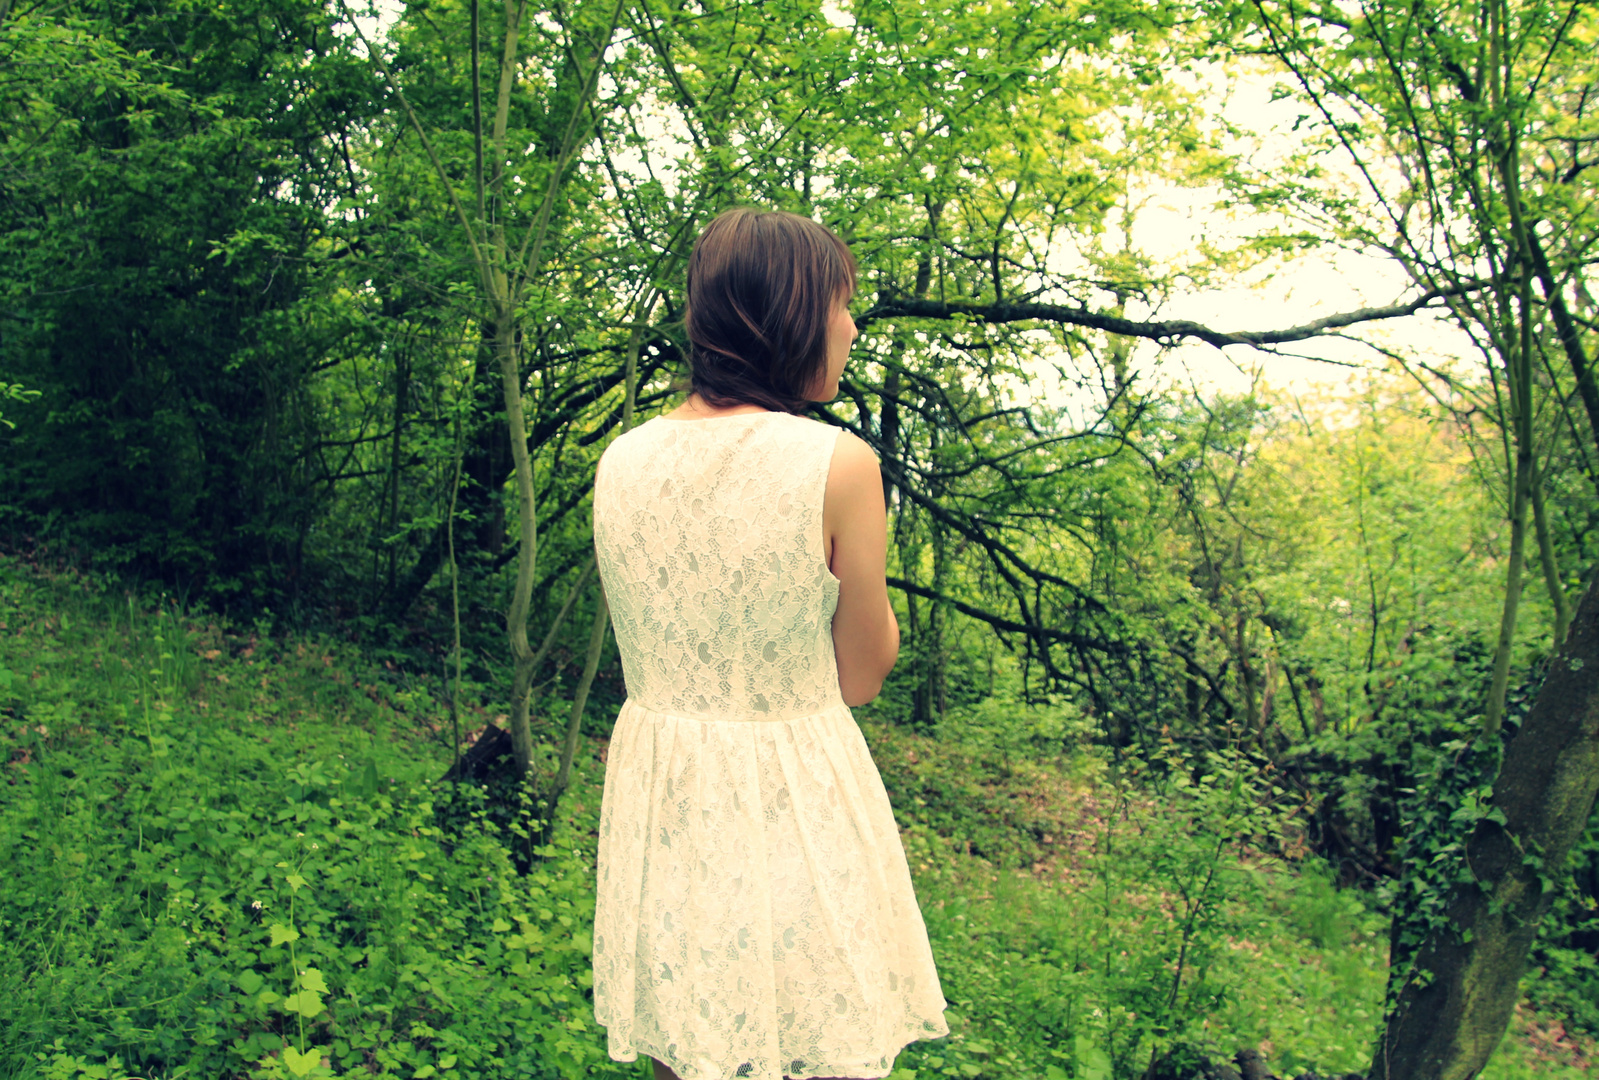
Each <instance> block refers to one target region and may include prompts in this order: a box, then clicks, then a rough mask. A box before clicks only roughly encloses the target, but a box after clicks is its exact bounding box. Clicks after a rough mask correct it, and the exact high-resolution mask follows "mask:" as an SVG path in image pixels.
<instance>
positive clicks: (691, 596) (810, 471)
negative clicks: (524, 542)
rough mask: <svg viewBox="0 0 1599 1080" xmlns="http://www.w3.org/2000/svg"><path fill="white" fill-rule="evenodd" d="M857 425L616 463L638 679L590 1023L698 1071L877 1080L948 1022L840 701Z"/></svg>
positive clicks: (609, 847) (776, 421)
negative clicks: (833, 501) (843, 543)
mask: <svg viewBox="0 0 1599 1080" xmlns="http://www.w3.org/2000/svg"><path fill="white" fill-rule="evenodd" d="M837 437H838V432H837V430H836V429H833V428H830V427H828V426H826V425H824V424H820V423H817V422H816V421H813V420H809V419H806V418H803V417H796V416H790V415H788V414H785V413H750V414H739V415H733V416H723V417H715V418H712V419H708V420H701V421H674V420H667V419H658V420H654V421H651V422H649V423H647V424H644V425H642V426H641V427H639V428H636V429H635V430H633V431H631V432H628V433H627V434H625V435H623V436H621V437H619V438H618V439H617V440H616V441H615V442H614V443H613V444H612V445H611V447H610V448H609V449H608V450H607V451H606V453H605V455H604V457H603V458H602V460H601V464H600V470H599V475H598V477H597V478H596V482H595V492H594V542H595V549H596V552H597V554H598V559H599V569H600V575H601V580H602V581H603V583H604V587H605V593H606V598H607V600H608V602H609V604H610V608H611V618H612V625H613V627H614V629H615V631H616V639H617V644H618V647H619V650H620V652H621V656H622V666H623V671H624V674H625V676H626V679H627V688H628V700H627V702H626V703H625V704H624V705H623V707H622V710H621V713H620V715H619V716H618V718H617V722H616V727H615V730H614V732H613V734H612V737H611V743H610V748H609V751H608V757H607V765H606V776H605V795H604V804H603V806H602V808H601V814H600V838H599V845H600V848H599V881H598V883H597V884H598V890H597V899H596V911H595V923H594V1012H595V1017H596V1019H598V1021H599V1022H600V1023H601V1024H603V1025H605V1027H606V1028H607V1029H608V1036H609V1040H610V1053H611V1057H613V1058H615V1059H617V1060H620V1061H632V1060H634V1059H635V1058H636V1057H637V1055H638V1054H639V1053H641V1052H642V1053H647V1054H650V1055H651V1056H653V1057H656V1058H658V1059H659V1060H661V1061H662V1062H664V1063H666V1064H667V1065H669V1066H671V1067H672V1069H673V1070H674V1071H675V1072H676V1073H677V1074H678V1075H679V1076H680V1077H682V1078H683V1080H732V1078H734V1077H751V1078H758V1080H779V1078H780V1077H783V1076H789V1077H795V1078H799V1077H824V1076H825V1077H881V1076H886V1075H887V1074H888V1073H889V1072H890V1071H891V1069H892V1067H893V1061H894V1057H895V1055H896V1054H897V1053H898V1052H899V1050H900V1049H901V1048H902V1047H903V1046H904V1045H905V1044H906V1043H908V1042H911V1041H913V1040H915V1039H927V1038H937V1037H939V1036H941V1035H944V1034H947V1033H948V1031H949V1029H948V1027H947V1025H946V1024H945V1022H944V1019H943V1009H944V999H943V996H942V994H941V992H940V988H939V984H938V975H937V972H936V970H935V969H934V966H933V957H932V951H931V949H930V948H929V946H928V941H927V932H926V929H925V926H924V924H923V922H922V917H921V912H920V910H919V909H918V908H917V906H916V898H915V895H914V893H913V891H912V886H911V880H910V873H909V870H908V868H907V867H906V864H905V854H904V850H903V848H902V847H901V845H900V840H899V831H898V829H897V827H896V825H895V823H894V817H893V812H892V810H891V809H890V807H889V803H888V796H887V794H886V793H885V792H884V790H883V783H882V780H881V778H880V777H879V775H878V772H877V767H876V766H875V765H874V764H873V762H872V759H871V755H870V753H869V751H868V749H867V747H866V743H865V740H864V739H862V738H861V733H860V729H859V727H857V726H856V724H855V720H854V717H853V716H852V715H851V714H850V711H849V709H848V707H847V706H846V705H845V704H844V702H843V699H842V697H841V696H840V694H839V688H838V669H837V663H836V660H835V657H834V653H833V642H832V630H831V624H832V616H833V612H834V610H835V609H836V607H837V604H838V581H837V579H836V578H834V577H833V575H832V574H831V573H830V572H829V571H828V569H827V565H826V560H825V557H824V553H823V540H822V526H821V512H822V496H823V492H824V490H825V488H826V483H827V472H828V468H829V465H830V463H831V460H832V451H833V447H834V444H835V442H836V440H837Z"/></svg>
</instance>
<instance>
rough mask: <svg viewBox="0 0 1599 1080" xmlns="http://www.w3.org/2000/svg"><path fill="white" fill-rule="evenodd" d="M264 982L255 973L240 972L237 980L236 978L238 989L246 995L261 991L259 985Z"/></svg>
mask: <svg viewBox="0 0 1599 1080" xmlns="http://www.w3.org/2000/svg"><path fill="white" fill-rule="evenodd" d="M264 981H265V980H264V979H262V978H261V976H260V975H258V974H257V973H256V972H253V971H241V972H239V978H238V983H239V989H240V990H243V991H244V992H245V993H246V994H254V993H255V992H256V991H257V990H259V989H261V984H262V982H264Z"/></svg>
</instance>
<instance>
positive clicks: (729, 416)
mask: <svg viewBox="0 0 1599 1080" xmlns="http://www.w3.org/2000/svg"><path fill="white" fill-rule="evenodd" d="M776 415H777V410H776V409H762V410H761V411H760V412H747V413H723V414H722V415H721V416H692V417H690V416H667V415H666V414H664V413H662V414H661V415H660V416H657V417H656V418H655V419H657V420H667V421H670V422H671V423H674V424H703V423H705V422H706V421H708V420H737V419H740V418H743V417H750V416H776Z"/></svg>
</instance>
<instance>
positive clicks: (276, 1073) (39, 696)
mask: <svg viewBox="0 0 1599 1080" xmlns="http://www.w3.org/2000/svg"><path fill="white" fill-rule="evenodd" d="M0 623H3V624H4V626H5V634H4V637H3V638H0V670H4V671H5V672H6V674H7V678H6V680H5V684H4V687H5V689H4V691H3V692H0V713H3V715H4V717H5V729H4V739H5V746H6V749H7V751H8V758H9V761H10V764H9V766H8V767H7V769H6V778H5V781H6V782H5V786H4V787H3V788H0V866H3V867H4V873H5V876H6V879H7V882H8V886H7V889H6V890H5V893H4V896H3V897H0V926H3V927H4V932H5V936H6V940H7V948H6V950H5V953H4V957H3V959H0V985H3V987H4V989H3V992H0V1033H3V1034H0V1075H4V1076H7V1077H12V1076H39V1075H42V1076H47V1077H52V1078H54V1077H59V1078H61V1080H72V1078H76V1077H80V1076H81V1077H93V1076H102V1077H104V1076H108V1075H115V1076H117V1077H123V1076H126V1075H138V1076H163V1077H164V1076H175V1075H182V1074H185V1073H187V1074H191V1075H202V1076H224V1075H226V1076H253V1077H262V1078H267V1077H277V1078H284V1077H303V1076H329V1075H345V1074H352V1073H359V1074H360V1075H379V1076H404V1077H413V1076H418V1075H420V1076H431V1075H435V1074H438V1075H443V1074H446V1073H449V1074H453V1075H457V1076H463V1077H464V1076H503V1075H505V1074H506V1073H508V1072H515V1073H517V1074H518V1075H529V1076H552V1077H553V1076H570V1077H576V1076H583V1075H588V1073H589V1070H590V1069H591V1067H592V1066H594V1065H596V1064H597V1063H601V1062H603V1060H604V1055H603V1047H602V1045H601V1044H600V1043H599V1042H598V1041H596V1038H595V1029H594V1027H593V1023H592V1014H591V1013H590V1012H589V1009H588V1006H587V1004H586V1001H585V998H584V988H585V986H586V984H587V981H588V979H589V978H590V975H589V968H588V945H587V939H586V936H585V935H586V933H587V930H586V927H587V924H588V922H589V920H590V919H591V918H592V905H593V885H592V857H593V847H592V839H591V837H589V836H588V835H587V832H588V831H590V830H591V829H592V818H593V814H594V812H595V810H596V809H597V791H594V790H584V791H581V792H579V793H578V797H577V800H576V802H575V803H574V804H573V805H574V806H575V807H576V808H578V809H577V812H578V813H579V815H580V817H579V819H578V820H577V821H569V822H567V823H566V824H565V826H564V827H563V828H562V829H561V830H559V831H558V832H557V834H556V835H555V837H554V839H553V841H552V842H551V843H550V844H549V845H547V846H545V847H543V848H541V849H540V855H541V857H542V858H541V861H540V863H539V865H538V866H537V867H536V869H535V870H534V871H533V872H531V873H529V874H527V875H525V876H524V875H519V874H518V873H517V872H516V871H515V869H514V867H513V863H512V859H511V857H510V853H509V852H508V851H507V849H506V847H505V845H504V843H503V842H502V839H501V837H500V836H499V835H498V832H497V830H491V829H485V828H484V827H483V826H482V825H481V824H478V823H476V822H474V821H473V820H471V818H470V817H469V816H468V815H457V820H458V822H459V824H458V825H457V827H456V828H454V829H452V830H451V831H448V832H446V831H442V830H441V829H440V828H439V827H438V825H437V824H436V823H435V813H434V805H435V802H436V800H437V799H438V798H439V797H440V793H439V792H438V791H437V790H436V786H435V782H433V781H431V780H430V777H434V776H437V775H438V774H439V773H440V772H442V770H443V765H444V764H447V759H444V758H443V757H442V756H441V755H440V753H439V752H438V750H437V749H434V748H432V746H431V743H432V730H431V728H432V726H434V725H437V724H438V722H439V719H440V717H441V716H442V715H443V713H442V710H441V709H440V708H439V707H438V705H437V704H435V703H434V701H433V698H432V695H431V694H430V693H428V692H426V691H424V690H422V689H420V688H417V687H415V686H413V685H407V681H406V680H397V679H395V677H394V675H393V674H392V673H391V672H389V671H388V670H386V669H383V668H373V667H371V666H369V664H368V663H366V662H364V661H362V660H361V659H360V658H359V657H357V656H355V655H354V654H352V653H350V652H349V651H348V650H345V649H341V648H339V647H337V646H333V645H330V644H329V643H327V642H322V641H318V640H316V639H301V640H299V641H297V642H293V643H290V642H279V641H277V640H274V639H272V638H269V637H261V636H258V635H253V634H249V635H246V634H237V633H230V632H228V631H227V630H226V629H225V628H224V627H222V626H220V625H219V624H217V623H215V622H213V621H210V620H201V619H194V618H191V617H187V616H185V615H184V614H183V613H182V612H181V611H179V610H177V609H175V608H174V607H173V606H172V605H170V604H168V603H166V602H164V601H163V602H162V603H161V604H160V605H159V606H158V607H156V608H155V610H153V611H152V610H150V609H149V608H148V607H147V606H146V605H145V603H143V602H136V601H135V600H133V599H132V598H129V599H127V600H126V601H125V602H124V601H123V600H122V598H120V597H117V596H115V595H114V594H110V593H108V592H103V591H101V590H100V589H98V588H96V583H95V581H94V580H93V579H88V580H81V579H70V578H69V579H65V580H60V579H57V580H51V579H49V578H45V577H42V576H40V575H36V574H33V573H29V572H27V571H26V569H25V568H24V567H21V566H19V565H18V564H16V563H15V562H7V563H5V564H0ZM455 797H456V799H457V801H459V800H461V799H468V800H469V799H470V796H469V795H468V794H467V793H457V794H456V796H455ZM584 813H586V814H587V818H586V819H584V818H582V816H581V815H582V814H584ZM476 817H477V819H478V820H479V821H481V819H482V813H481V810H480V811H479V812H478V814H477V815H476ZM461 818H466V820H464V821H461V820H460V819H461ZM585 821H586V824H585Z"/></svg>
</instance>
